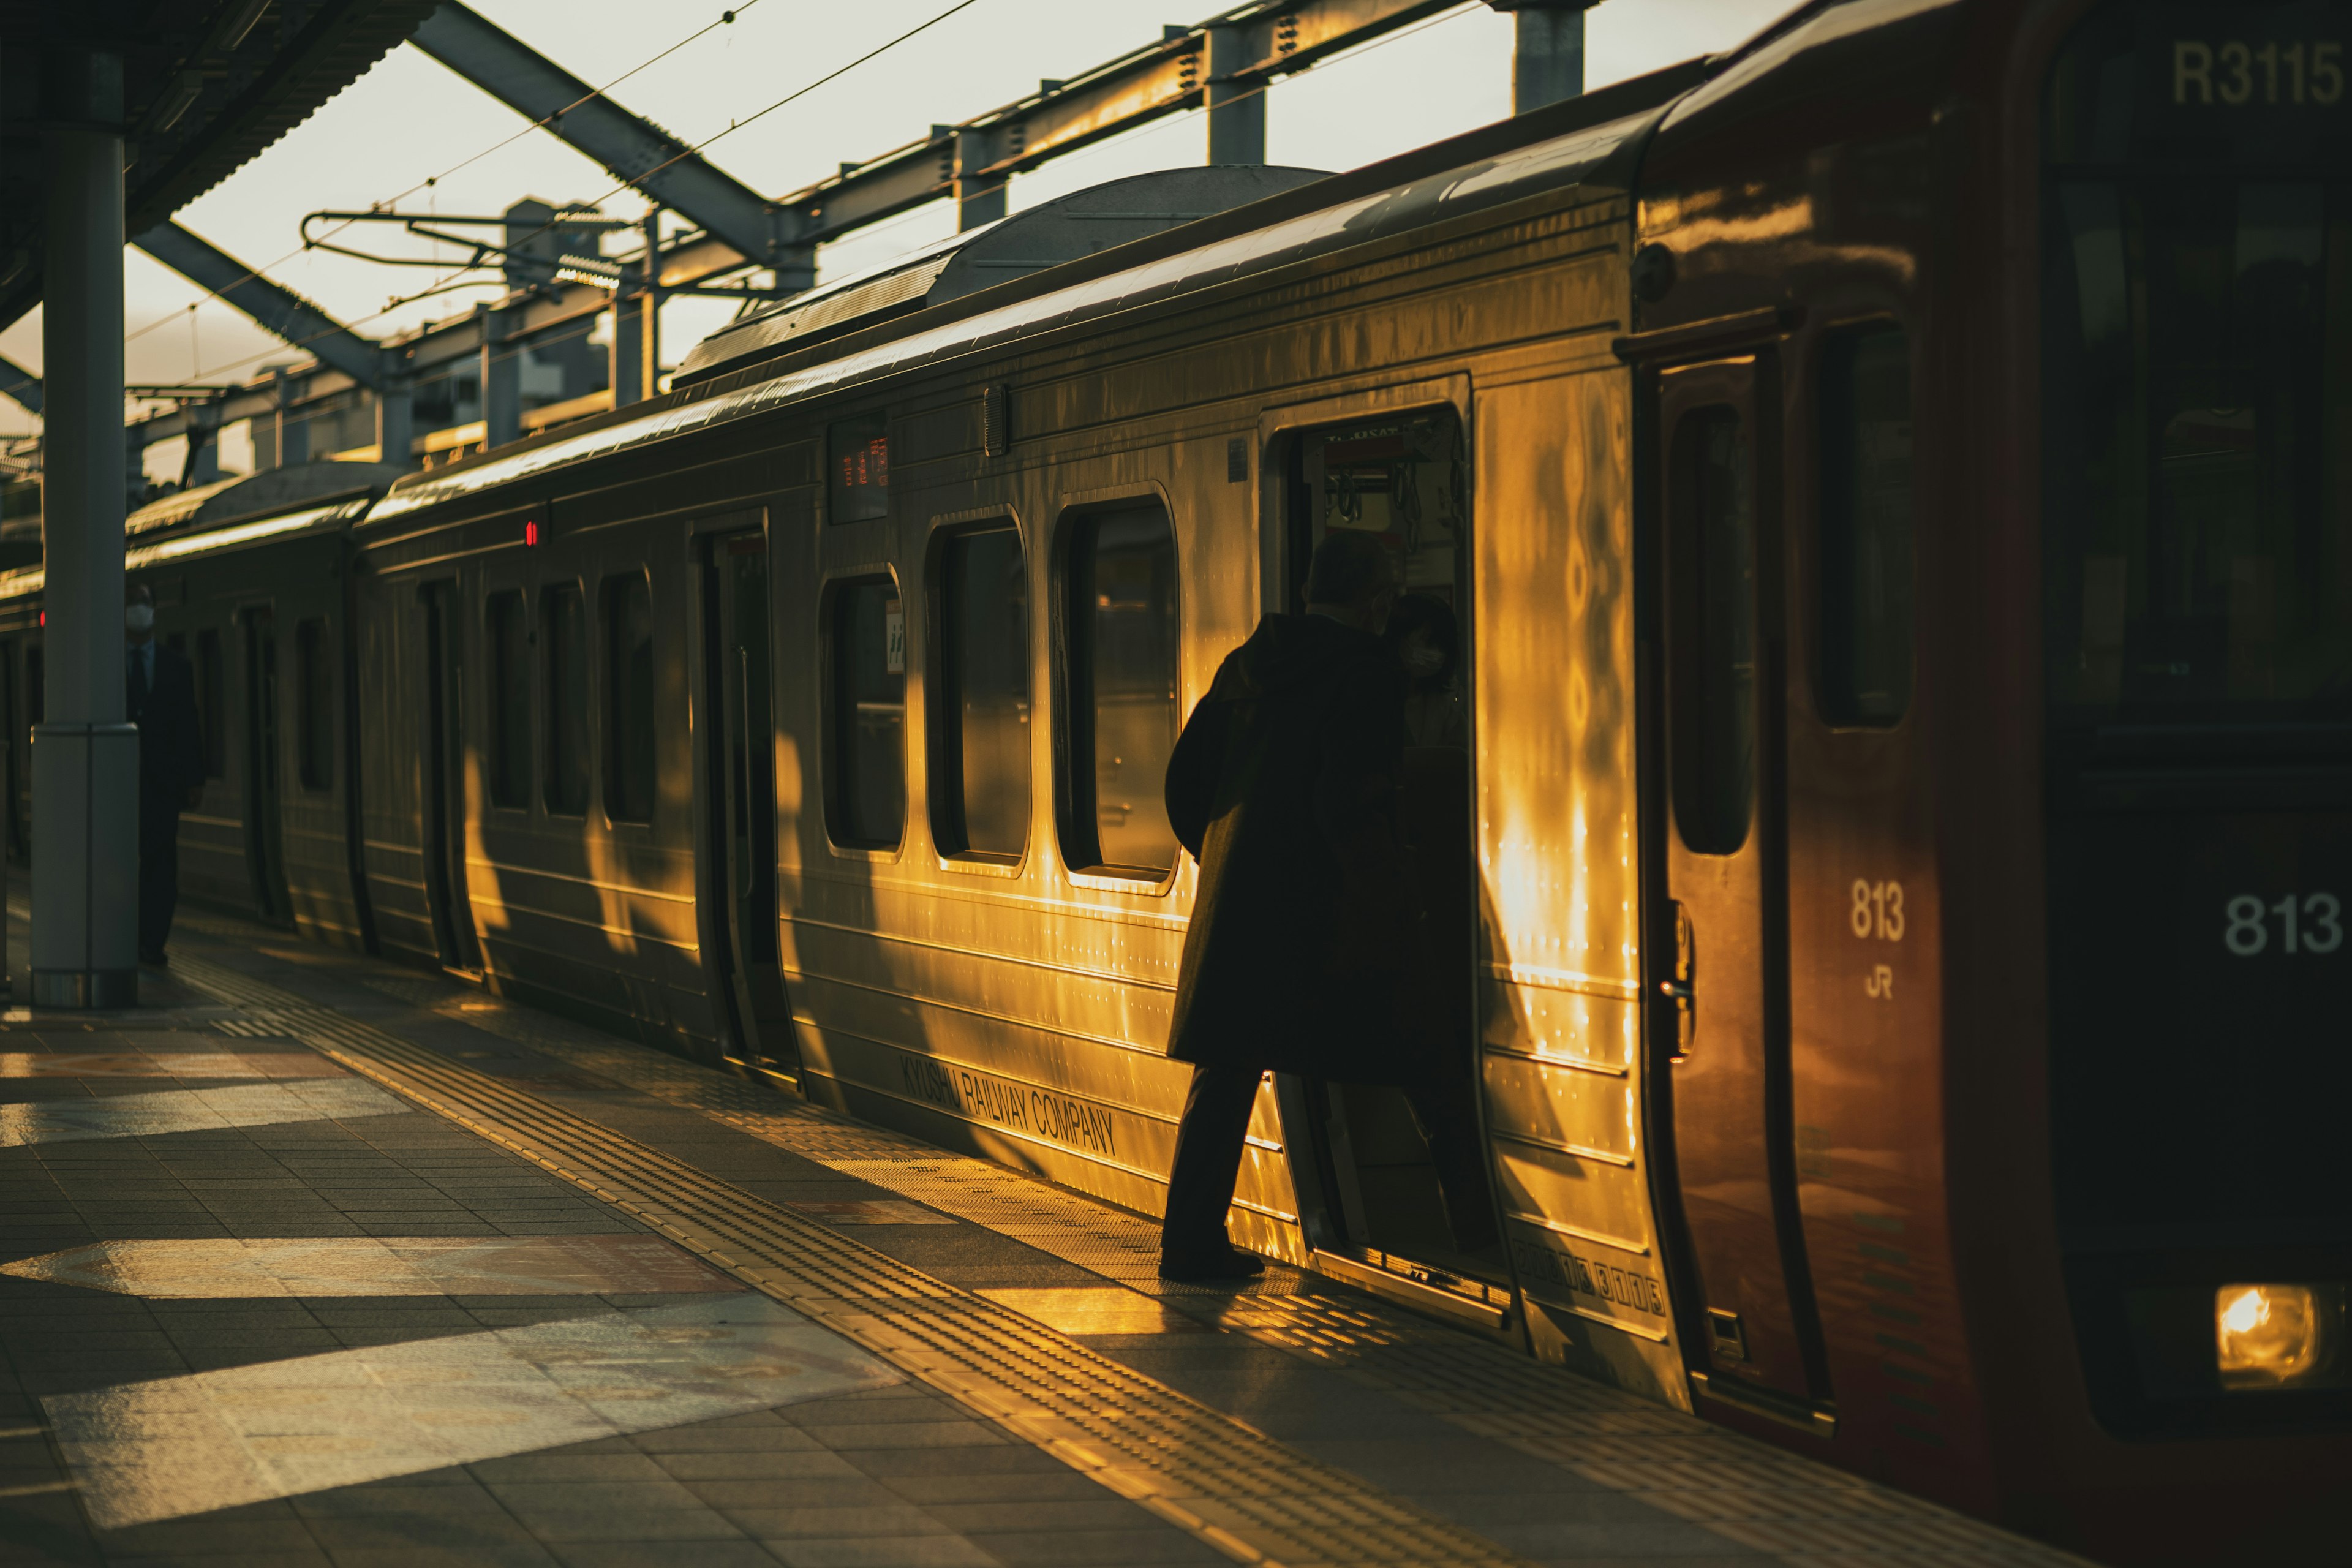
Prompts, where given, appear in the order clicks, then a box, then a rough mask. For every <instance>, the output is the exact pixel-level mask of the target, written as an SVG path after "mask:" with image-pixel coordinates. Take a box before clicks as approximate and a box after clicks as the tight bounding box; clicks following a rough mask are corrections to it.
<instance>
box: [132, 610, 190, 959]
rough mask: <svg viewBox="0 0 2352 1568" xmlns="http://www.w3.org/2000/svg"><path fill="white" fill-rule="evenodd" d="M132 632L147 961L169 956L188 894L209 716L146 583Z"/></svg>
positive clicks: (143, 953)
mask: <svg viewBox="0 0 2352 1568" xmlns="http://www.w3.org/2000/svg"><path fill="white" fill-rule="evenodd" d="M122 623H123V627H124V630H125V631H126V633H127V634H128V635H129V637H130V645H131V646H130V649H129V657H128V658H125V659H124V661H123V663H124V668H123V679H124V684H125V691H124V706H123V713H124V715H125V716H126V717H128V718H129V719H130V721H131V722H132V723H133V724H136V725H138V726H139V962H140V963H152V964H162V963H169V962H170V960H168V959H166V958H165V957H164V956H163V944H164V943H165V942H168V941H169V940H171V935H172V912H173V909H174V908H175V907H176V906H177V905H178V903H179V901H180V813H181V812H182V811H183V810H184V809H192V808H193V807H194V806H195V805H196V804H197V802H198V801H200V800H201V799H202V798H203V797H204V793H205V740H204V721H203V719H202V718H201V717H200V716H199V715H198V713H197V711H196V678H195V672H194V670H193V669H191V668H189V665H188V661H187V660H186V659H185V658H182V657H181V656H180V655H178V654H176V653H174V652H173V651H172V650H171V649H170V648H168V647H163V645H161V644H160V643H158V642H156V640H155V595H154V594H153V593H152V591H151V590H150V589H149V588H148V587H147V585H146V584H143V583H139V584H132V585H131V589H130V591H129V593H128V594H126V595H124V604H123V611H122Z"/></svg>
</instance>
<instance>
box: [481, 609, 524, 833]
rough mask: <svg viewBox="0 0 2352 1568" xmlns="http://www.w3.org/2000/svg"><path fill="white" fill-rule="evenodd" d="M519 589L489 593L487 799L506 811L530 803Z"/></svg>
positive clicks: (522, 622)
mask: <svg viewBox="0 0 2352 1568" xmlns="http://www.w3.org/2000/svg"><path fill="white" fill-rule="evenodd" d="M523 608H524V606H523V598H522V591H521V590H520V589H518V588H509V589H507V590H505V591H503V592H501V593H497V594H492V595H490V598H489V605H488V610H489V623H490V804H491V805H497V806H503V807H505V808H506V809H508V810H509V811H520V810H522V809H523V808H525V807H527V806H528V805H530V743H531V727H530V623H529V622H528V621H527V620H526V619H525V617H524V614H523Z"/></svg>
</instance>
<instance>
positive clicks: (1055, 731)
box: [1033, 483, 1192, 898]
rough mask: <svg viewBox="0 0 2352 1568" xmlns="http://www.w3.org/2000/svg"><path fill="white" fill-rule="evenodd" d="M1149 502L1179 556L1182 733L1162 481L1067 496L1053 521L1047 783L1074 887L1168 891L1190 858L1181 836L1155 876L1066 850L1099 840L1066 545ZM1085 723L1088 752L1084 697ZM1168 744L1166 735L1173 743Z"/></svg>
mask: <svg viewBox="0 0 2352 1568" xmlns="http://www.w3.org/2000/svg"><path fill="white" fill-rule="evenodd" d="M1146 506H1151V507H1157V508H1158V509H1159V510H1160V516H1161V517H1163V518H1165V519H1166V520H1167V523H1168V538H1169V543H1170V545H1171V548H1172V549H1173V550H1174V552H1175V557H1176V561H1175V570H1174V571H1173V572H1172V573H1171V577H1170V581H1171V587H1172V588H1173V590H1174V592H1175V595H1176V603H1175V605H1174V610H1175V618H1176V707H1177V712H1178V718H1177V734H1179V735H1181V734H1182V732H1183V724H1184V721H1185V720H1186V719H1188V718H1190V717H1191V712H1192V710H1191V708H1190V707H1189V706H1188V705H1187V703H1186V698H1187V696H1188V695H1189V692H1190V688H1189V686H1188V685H1187V683H1186V680H1185V668H1184V646H1185V645H1184V630H1185V619H1184V616H1185V607H1186V595H1185V593H1184V547H1183V539H1182V533H1181V529H1180V528H1179V526H1178V524H1177V520H1176V507H1175V504H1174V502H1173V501H1172V500H1171V499H1170V497H1169V494H1168V491H1167V490H1166V489H1164V488H1163V487H1161V486H1160V485H1159V484H1157V483H1153V484H1150V485H1143V486H1131V487H1122V488H1119V489H1105V490H1099V491H1088V492H1082V493H1080V494H1077V495H1074V496H1071V497H1069V498H1068V499H1067V500H1066V501H1065V502H1064V504H1063V507H1062V509H1061V511H1060V512H1059V514H1058V515H1057V516H1056V517H1055V520H1054V531H1053V539H1052V543H1051V546H1050V550H1051V553H1050V555H1049V557H1048V563H1047V574H1046V587H1045V595H1046V619H1047V630H1046V660H1045V665H1046V678H1047V687H1046V689H1047V692H1048V694H1049V699H1048V700H1049V707H1048V712H1047V723H1048V724H1049V726H1050V731H1049V732H1050V733H1051V735H1052V737H1053V769H1054V773H1053V779H1052V782H1051V788H1052V790H1053V795H1054V799H1053V815H1054V838H1055V848H1056V853H1057V854H1058V855H1059V857H1060V860H1061V867H1062V874H1063V875H1064V876H1065V877H1066V878H1067V879H1069V881H1070V883H1071V884H1072V885H1073V886H1075V887H1080V888H1094V889H1102V890H1104V891H1107V892H1119V893H1134V894H1140V895H1144V896H1147V897H1151V898H1165V897H1167V896H1168V894H1169V893H1171V891H1173V890H1174V889H1175V886H1176V881H1177V879H1178V878H1179V877H1180V876H1181V875H1182V873H1183V870H1184V866H1185V862H1186V860H1187V859H1188V858H1189V857H1188V856H1187V854H1186V852H1185V849H1184V847H1183V846H1182V844H1181V843H1179V844H1178V845H1177V846H1176V847H1175V853H1174V854H1173V855H1171V857H1170V860H1171V865H1170V866H1169V867H1168V868H1167V869H1166V870H1164V871H1162V872H1160V873H1159V874H1158V875H1157V876H1147V875H1145V874H1144V873H1146V872H1147V871H1148V870H1149V868H1145V867H1137V868H1132V869H1125V870H1123V869H1120V868H1114V867H1111V866H1109V865H1108V864H1107V863H1104V862H1101V861H1096V862H1093V863H1091V864H1089V863H1082V862H1081V861H1079V860H1078V859H1076V858H1074V857H1073V856H1072V854H1071V850H1072V849H1073V848H1074V847H1076V846H1077V845H1079V844H1081V843H1084V844H1087V845H1089V846H1091V847H1094V848H1095V849H1096V850H1097V851H1099V850H1100V847H1101V840H1100V839H1099V837H1097V832H1098V830H1097V828H1095V827H1093V826H1084V827H1081V826H1079V820H1080V818H1079V811H1078V807H1079V805H1080V804H1081V803H1080V801H1079V799H1078V793H1077V788H1076V778H1077V772H1076V769H1077V758H1078V751H1079V748H1078V745H1077V741H1078V740H1079V738H1080V737H1079V736H1078V735H1077V733H1076V731H1075V728H1074V726H1075V724H1076V721H1077V719H1078V707H1079V704H1078V702H1077V700H1076V689H1077V683H1076V679H1075V676H1076V670H1075V669H1074V668H1073V661H1072V658H1071V652H1072V646H1073V644H1072V627H1071V615H1070V608H1071V605H1070V595H1071V593H1072V591H1073V587H1074V584H1073V583H1072V581H1071V575H1070V552H1071V550H1072V548H1073V546H1074V544H1075V542H1076V540H1077V538H1078V536H1079V532H1080V531H1081V530H1082V529H1083V528H1084V527H1085V526H1086V525H1087V523H1088V522H1090V521H1093V520H1094V519H1097V518H1099V517H1103V516H1106V515H1108V514H1110V513H1113V512H1118V511H1125V510H1130V509H1140V508H1143V507H1146ZM1089 689H1091V682H1089ZM1086 724H1087V730H1086V736H1085V738H1086V739H1087V742H1089V743H1088V744H1087V748H1086V751H1087V756H1088V758H1089V759H1091V757H1092V754H1093V746H1092V744H1091V742H1092V738H1093V732H1094V731H1093V709H1092V704H1091V703H1089V704H1087V719H1086ZM1173 743H1174V742H1173V739H1172V738H1171V748H1172V746H1173ZM1033 787H1034V786H1033ZM1093 803H1094V792H1093V787H1092V785H1091V784H1089V785H1088V786H1087V792H1086V799H1085V803H1084V804H1085V805H1087V806H1089V807H1091V806H1092V805H1093ZM1081 835H1083V837H1081Z"/></svg>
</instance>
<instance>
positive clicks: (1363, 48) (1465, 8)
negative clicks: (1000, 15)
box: [193, 0, 1478, 381]
mask: <svg viewBox="0 0 2352 1568" xmlns="http://www.w3.org/2000/svg"><path fill="white" fill-rule="evenodd" d="M756 3H757V0H751V4H756ZM978 3H979V0H957V3H956V4H954V5H950V6H949V7H948V8H947V9H945V10H943V11H940V12H939V13H938V14H936V15H935V16H931V17H930V18H929V20H927V21H924V22H921V23H919V24H918V25H917V26H913V27H910V28H908V30H907V31H906V32H904V33H901V34H899V35H898V37H894V38H892V39H890V40H889V41H888V42H887V43H884V44H881V45H879V46H877V47H875V48H873V49H869V50H868V51H866V53H865V54H863V55H860V56H859V57H858V58H856V59H854V60H851V61H849V62H848V63H847V64H845V65H843V66H841V67H838V68H835V69H834V70H832V71H829V72H827V73H826V74H825V75H824V76H822V77H819V78H818V79H816V80H814V81H812V82H809V83H807V84H806V85H804V86H803V87H801V88H798V89H794V90H793V91H792V92H790V93H787V94H785V95H784V96H783V97H782V98H780V99H778V100H776V101H775V102H773V103H771V104H769V105H768V106H767V107H766V108H764V109H761V110H759V111H758V113H756V114H753V115H751V116H750V117H749V118H747V119H743V120H739V121H734V122H733V123H732V124H730V126H729V127H728V128H727V130H725V131H720V132H716V133H714V134H712V135H710V136H709V137H706V138H705V139H704V140H702V141H701V142H697V143H695V144H694V145H693V146H692V147H689V148H688V149H687V151H686V152H685V153H679V154H678V155H677V157H678V158H683V157H686V156H688V155H690V154H692V153H698V152H700V151H701V150H702V149H703V148H705V147H708V146H709V145H710V144H711V143H712V142H717V141H719V140H720V139H721V138H723V137H725V136H727V135H729V134H730V133H731V132H735V131H739V130H740V129H742V128H743V127H744V126H746V125H749V124H751V122H752V121H754V120H758V119H760V118H761V117H762V116H764V115H767V114H770V113H772V112H773V111H774V110H778V109H782V108H783V107H784V106H785V105H786V104H789V103H791V102H793V100H795V99H799V98H803V97H805V96H806V95H807V94H809V93H811V92H814V90H816V89H818V88H820V87H823V86H824V85H825V84H826V83H828V82H831V81H834V80H836V79H839V78H841V77H843V76H845V75H847V74H848V73H849V72H850V71H852V70H855V69H856V68H858V67H859V66H862V65H865V64H866V63H867V62H868V61H870V60H873V59H875V58H878V57H879V56H881V55H883V54H885V53H887V52H888V51H889V50H891V49H893V48H896V47H898V46H899V45H900V44H903V43H905V42H907V41H908V39H910V38H913V37H917V36H918V35H919V34H922V33H924V32H927V31H929V29H930V28H932V27H934V26H938V25H939V24H940V23H941V22H944V21H946V20H947V19H948V18H949V17H950V16H954V15H955V14H956V13H957V12H960V11H963V10H966V9H968V8H970V7H971V6H972V5H976V4H978ZM748 8H749V7H748V5H747V6H745V7H742V8H740V9H748ZM740 9H739V11H738V14H739V15H740ZM1477 11H1478V7H1477V6H1476V5H1471V4H1468V3H1467V0H1465V3H1464V4H1463V5H1458V6H1456V7H1455V8H1454V9H1451V10H1447V11H1444V12H1442V13H1440V14H1439V15H1437V16H1433V17H1431V18H1429V19H1428V20H1427V21H1424V22H1420V23H1417V24H1415V25H1414V26H1410V27H1406V28H1403V29H1402V30H1401V31H1398V32H1395V33H1391V34H1390V35H1388V36H1387V37H1382V38H1376V39H1373V40H1372V41H1371V42H1370V43H1367V44H1363V45H1360V46H1359V47H1356V48H1353V49H1350V50H1349V51H1348V52H1347V53H1346V54H1344V55H1342V56H1340V57H1339V58H1337V59H1334V60H1332V61H1330V62H1328V65H1329V66H1345V65H1351V64H1353V63H1354V62H1356V61H1357V60H1360V59H1361V58H1364V57H1366V56H1368V55H1370V54H1372V53H1374V52H1376V51H1378V50H1380V49H1382V48H1385V47H1388V46H1390V45H1391V44H1398V43H1402V42H1404V41H1405V40H1406V39H1408V38H1411V37H1414V36H1416V35H1418V34H1421V33H1424V32H1427V31H1429V30H1431V29H1432V28H1434V27H1438V26H1444V25H1445V24H1447V23H1451V22H1454V21H1458V20H1460V19H1461V18H1462V17H1464V16H1470V15H1475V14H1477ZM723 25H724V24H713V25H712V26H723ZM710 30H711V29H710V27H705V28H704V29H702V31H703V32H704V33H708V32H709V31H710ZM700 36H701V35H700V34H697V35H695V37H700ZM691 41H692V39H691V38H689V39H687V40H683V41H682V42H681V43H680V44H677V45H673V46H672V47H671V48H670V49H668V50H665V51H664V53H665V54H668V53H674V52H675V51H676V50H677V48H679V47H684V44H685V43H687V42H691ZM659 58H661V56H658V55H657V56H655V57H653V59H649V60H647V61H646V65H650V64H652V63H653V62H654V60H656V59H659ZM644 68H645V67H644V66H639V67H637V68H635V69H636V70H642V69H644ZM1325 68H1328V66H1327V67H1325ZM633 74H635V72H634V71H632V72H629V73H625V75H624V76H621V77H615V78H614V84H617V83H619V82H620V81H623V80H625V79H626V76H627V75H633ZM1278 85H1280V83H1278V82H1275V81H1266V82H1262V83H1260V84H1259V85H1258V86H1256V87H1254V88H1251V89H1248V90H1247V91H1245V92H1242V93H1237V94H1235V95H1234V97H1233V98H1230V99H1228V100H1225V101H1226V102H1227V103H1238V102H1244V101H1246V100H1249V99H1251V98H1255V97H1259V96H1262V95H1264V94H1265V93H1268V92H1271V91H1272V90H1273V89H1274V88H1275V87H1276V86H1278ZM600 90H601V89H600ZM580 101H582V102H585V101H586V100H584V99H583V100H580ZM1203 112H1205V110H1197V109H1196V110H1190V111H1188V112H1185V113H1182V114H1178V115H1173V116H1171V117H1170V118H1169V119H1167V120H1166V121H1162V122H1161V123H1160V124H1157V125H1152V126H1150V127H1147V128H1143V129H1141V130H1139V131H1138V132H1134V133H1133V134H1131V135H1129V136H1123V137H1115V138H1110V139H1108V140H1106V141H1105V142H1102V143H1100V144H1098V145H1097V146H1095V147H1090V148H1087V149H1086V150H1085V151H1083V152H1079V153H1071V154H1069V155H1068V157H1067V158H1066V160H1062V161H1061V162H1063V163H1064V166H1067V164H1068V163H1076V162H1081V161H1083V160H1085V159H1087V158H1092V157H1096V156H1099V155H1101V154H1102V153H1108V152H1109V151H1110V150H1111V149H1112V148H1113V147H1114V146H1127V145H1132V144H1133V143H1134V142H1140V141H1143V140H1146V139H1148V138H1150V137H1152V136H1156V135H1161V134H1164V133H1166V132H1170V131H1172V130H1174V129H1176V128H1177V127H1179V126H1181V125H1189V124H1192V122H1193V121H1195V120H1196V119H1197V118H1198V117H1199V116H1200V115H1201V114H1202V113H1203ZM533 128H535V127H533ZM533 128H527V130H526V132H522V133H519V134H525V133H527V132H528V129H533ZM512 140H514V138H512V137H510V138H509V141H512ZM491 151H495V149H491ZM676 162H677V158H673V159H671V160H669V161H668V162H667V163H663V164H661V165H658V166H657V169H656V170H655V171H648V172H649V173H652V172H657V170H658V168H667V167H668V166H669V163H676ZM457 166H458V167H462V165H457ZM423 188H424V187H423V186H422V185H418V186H412V187H411V188H410V189H411V193H413V192H414V191H415V190H420V189H423ZM631 188H633V187H632V186H631V185H630V184H628V183H627V182H623V183H622V184H619V185H616V186H614V188H613V189H612V190H610V191H607V192H605V193H604V195H601V196H599V197H597V198H596V200H595V201H594V202H591V203H588V204H585V205H589V206H592V207H593V206H597V205H602V204H603V203H604V202H605V201H608V200H610V199H611V198H612V197H613V196H614V195H619V194H621V193H622V192H624V191H626V190H629V189H631ZM404 194H408V193H404ZM394 199H395V200H397V199H399V198H394ZM920 210H921V209H918V211H920ZM915 216H917V215H916V213H909V214H908V215H907V216H904V217H901V218H896V219H892V220H891V221H890V222H889V223H888V224H887V225H879V226H876V227H875V228H874V229H869V230H866V231H865V232H866V233H869V234H871V233H876V232H881V231H883V230H884V229H887V228H890V227H896V226H898V225H900V224H903V223H908V222H911V221H913V219H914V217H915ZM551 226H554V225H553V223H552V222H551V223H550V224H548V225H545V226H542V227H551ZM331 232H333V231H331ZM466 270H468V268H453V269H452V271H451V272H449V273H447V274H445V275H444V276H443V277H442V278H440V279H436V281H435V282H434V283H433V284H432V285H428V286H427V287H426V288H425V289H420V290H418V291H417V292H415V293H414V294H409V295H404V296H402V297H399V298H396V299H394V300H391V301H390V302H388V303H387V304H386V305H385V306H384V308H383V310H375V311H372V312H370V313H369V314H367V315H365V316H361V317H358V318H356V319H354V320H353V321H350V322H347V323H344V324H345V325H348V326H357V325H362V324H364V323H366V322H369V321H376V320H379V319H381V318H382V317H384V316H387V315H390V314H391V313H392V312H394V310H400V309H401V308H403V307H404V306H406V305H409V304H412V303H414V302H415V301H416V300H422V299H425V298H428V297H430V296H432V295H435V294H439V293H444V292H447V291H448V290H449V289H460V288H467V287H488V286H490V285H492V284H495V283H498V282H499V279H476V280H474V281H473V282H471V283H468V282H466V281H463V280H461V279H460V275H461V274H462V273H463V272H465V271H466ZM331 335H332V330H330V331H323V332H319V333H314V334H312V335H311V336H310V337H308V338H304V339H300V340H299V341H294V342H284V343H277V344H272V345H271V346H270V347H268V348H267V349H263V350H261V351H259V352H257V353H251V354H247V355H246V356H245V357H244V358H242V359H237V360H232V361H230V362H228V363H226V364H221V365H215V366H213V367H211V368H210V369H207V370H205V371H202V372H200V373H198V374H197V375H196V376H195V377H194V378H193V379H195V380H199V381H201V380H203V379H205V377H207V376H213V375H218V374H222V373H224V372H226V371H230V370H236V369H238V368H240V367H242V366H244V365H247V364H250V363H254V362H255V361H257V360H261V359H266V358H268V356H269V355H271V354H274V353H283V352H284V351H285V350H286V349H289V348H302V347H305V346H307V345H308V344H310V343H311V342H317V341H319V339H320V338H324V337H328V336H331ZM494 357H505V356H494Z"/></svg>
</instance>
